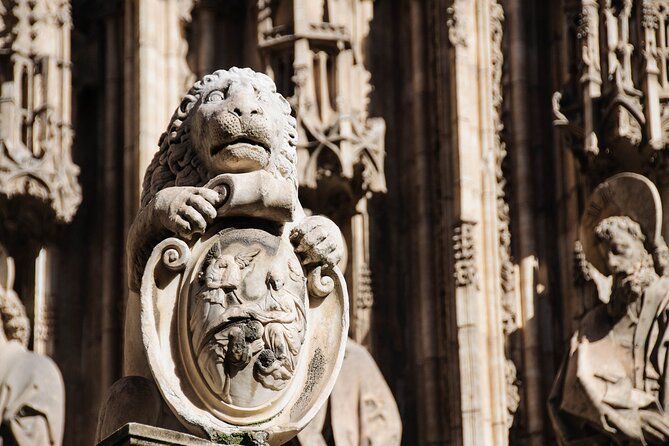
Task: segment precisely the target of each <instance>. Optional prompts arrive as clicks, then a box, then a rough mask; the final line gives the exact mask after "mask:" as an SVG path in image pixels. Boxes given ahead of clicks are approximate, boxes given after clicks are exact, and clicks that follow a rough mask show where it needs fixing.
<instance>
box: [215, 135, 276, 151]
mask: <svg viewBox="0 0 669 446" xmlns="http://www.w3.org/2000/svg"><path fill="white" fill-rule="evenodd" d="M238 145H239V146H241V145H247V146H253V147H257V148H262V149H264V150H265V151H267V153H269V152H270V149H269V145H268V144H267V143H266V142H264V141H261V140H259V139H254V138H251V137H249V136H241V137H239V138H235V139H232V140H230V141H225V142H224V143H221V144H216V145H214V146H212V147H211V155H212V156H215V155H216V154H218V153H220V152H221V151H223V150H225V149H228V148H232V146H238Z"/></svg>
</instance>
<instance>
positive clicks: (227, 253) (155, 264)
mask: <svg viewBox="0 0 669 446" xmlns="http://www.w3.org/2000/svg"><path fill="white" fill-rule="evenodd" d="M296 137H297V133H296V130H295V119H294V118H293V117H292V116H291V109H290V105H289V104H288V102H287V101H286V100H285V99H284V98H283V97H282V96H281V95H280V94H278V93H277V92H276V87H275V85H274V83H273V81H272V80H271V79H270V78H268V77H267V76H265V75H263V74H260V73H256V72H254V71H252V70H250V69H239V68H231V69H230V70H227V71H226V70H219V71H216V72H214V73H213V74H210V75H207V76H205V77H204V78H203V79H201V80H199V81H198V82H196V83H195V85H194V86H193V87H192V88H191V89H190V91H189V92H188V94H187V95H186V96H185V98H184V99H183V101H182V103H181V105H180V106H179V108H178V109H177V110H176V111H175V113H174V115H173V117H172V119H171V121H170V124H169V126H168V130H167V132H166V133H165V134H164V135H163V136H162V138H161V141H160V150H159V152H158V153H157V154H156V156H155V157H154V159H153V162H152V163H151V165H150V166H149V168H148V169H147V172H146V176H145V180H144V187H143V193H142V208H141V210H140V212H139V214H138V216H137V218H136V220H135V222H134V224H133V226H132V228H131V232H130V236H129V240H128V252H129V264H128V266H129V271H130V272H131V273H130V274H131V277H130V288H131V290H133V291H138V292H139V294H140V297H139V303H140V305H139V307H140V317H139V318H137V314H136V313H137V305H135V307H134V309H133V306H132V302H131V303H129V305H128V312H129V314H128V315H127V319H128V321H127V324H131V325H132V321H133V320H134V321H137V324H138V325H140V327H141V339H142V344H141V345H140V344H139V343H136V348H139V349H141V350H142V353H144V354H145V356H146V359H147V361H148V366H149V368H150V370H151V376H149V377H148V378H149V381H153V382H154V383H155V387H157V389H158V390H159V392H160V398H158V397H156V394H157V393H156V394H153V396H152V397H151V398H152V399H151V401H154V400H162V401H163V402H164V403H165V405H166V406H167V407H168V408H169V411H167V413H166V412H165V411H162V412H160V411H158V410H153V409H151V410H152V411H153V412H152V414H151V415H150V416H148V417H147V414H146V413H144V414H139V415H140V416H139V418H142V417H143V418H142V419H140V420H132V419H129V418H131V417H130V416H129V415H128V414H129V413H130V412H132V409H128V406H131V405H132V399H131V398H129V397H128V393H132V392H133V391H138V393H142V392H144V393H145V394H151V392H152V391H151V385H152V384H147V382H146V381H141V380H142V379H144V378H142V379H140V378H137V377H135V378H126V379H124V381H123V382H122V383H121V384H119V385H115V387H116V389H112V392H111V394H110V399H109V401H108V403H107V406H106V408H105V409H103V411H102V413H101V417H100V422H99V428H98V437H99V439H101V438H104V437H105V436H106V435H108V434H109V433H110V431H112V430H113V429H115V428H117V427H120V426H118V424H119V423H120V422H122V421H141V422H145V423H151V424H154V425H159V427H170V428H173V429H177V428H178V427H175V426H179V425H180V426H182V427H183V428H184V430H187V431H189V432H190V433H192V434H195V435H197V436H200V437H203V438H206V439H210V440H212V441H216V442H222V443H226V442H227V443H235V444H237V443H239V442H240V441H241V443H242V444H247V443H248V444H268V445H279V444H283V443H284V442H286V441H288V440H289V439H290V438H292V437H293V436H295V435H296V434H297V433H298V432H299V431H300V430H301V429H302V428H303V427H304V426H305V425H306V424H307V423H308V422H309V421H310V420H311V418H313V416H314V415H315V414H316V413H317V412H318V411H319V409H320V408H321V406H322V405H323V403H324V402H325V401H326V400H327V398H328V395H329V393H330V391H331V390H332V387H333V385H334V383H335V380H336V377H337V374H338V372H339V368H340V366H341V362H342V358H343V354H344V349H345V345H346V334H347V331H348V297H347V291H346V285H345V283H344V280H343V277H342V275H341V272H340V271H339V269H338V268H337V267H336V266H335V265H336V264H337V262H338V261H339V259H340V258H341V255H342V252H343V241H342V236H341V233H340V231H339V229H338V228H337V227H336V225H335V224H334V223H333V222H332V221H330V220H328V219H327V218H325V217H321V216H306V215H305V213H304V211H303V209H302V207H301V205H300V202H299V201H298V195H297V178H296V161H297V160H296V151H295V143H296ZM132 298H133V296H131V299H132ZM130 313H134V314H130ZM128 330H130V331H131V332H132V327H130V328H128V327H127V329H126V331H127V332H128ZM126 350H127V349H126ZM124 386H125V388H126V391H122V390H118V389H119V388H120V387H124ZM128 388H132V389H134V390H132V389H131V390H129V391H128V390H127V389H128ZM138 389H139V390H138ZM123 392H125V393H126V394H125V395H122V393H123ZM136 403H137V401H135V404H136ZM151 407H152V408H153V407H154V406H151ZM155 407H157V406H155ZM169 412H171V414H170V413H169ZM119 413H123V414H125V415H123V416H122V415H119ZM171 415H173V416H174V417H172V416H171Z"/></svg>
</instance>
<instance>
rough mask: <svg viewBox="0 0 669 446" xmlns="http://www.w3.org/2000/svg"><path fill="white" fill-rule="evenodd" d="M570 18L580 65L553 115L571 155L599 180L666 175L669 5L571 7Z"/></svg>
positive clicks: (573, 52) (662, 0)
mask: <svg viewBox="0 0 669 446" xmlns="http://www.w3.org/2000/svg"><path fill="white" fill-rule="evenodd" d="M564 18H565V20H564V22H565V30H564V31H565V32H564V35H565V39H564V42H563V45H564V52H565V54H566V55H567V57H566V60H570V61H574V62H575V63H573V64H572V65H571V66H570V67H569V75H568V79H567V82H566V83H565V85H564V87H563V88H562V89H561V90H560V91H559V92H556V93H555V94H554V96H553V114H554V117H555V120H554V125H555V126H556V127H557V128H559V129H560V130H561V131H562V132H561V133H562V136H563V138H564V145H565V147H567V148H569V149H570V150H572V151H573V152H574V154H575V155H576V157H577V158H578V159H579V160H580V161H581V164H582V166H583V167H584V168H585V169H586V170H587V171H588V172H590V173H594V174H595V175H596V176H597V178H596V179H597V180H599V179H603V178H605V177H607V176H608V175H610V174H611V173H612V172H614V171H616V170H618V171H619V170H621V168H623V167H624V168H625V169H626V170H634V171H642V172H648V173H652V172H657V170H659V169H666V167H667V160H669V157H668V155H667V150H666V146H667V142H668V141H669V139H668V138H667V136H668V135H669V132H668V130H669V120H668V119H667V116H669V114H668V113H669V76H668V75H667V57H668V55H669V53H668V52H667V49H668V48H669V47H668V43H667V40H666V38H665V33H666V27H667V23H668V22H669V2H667V1H666V0H644V1H632V0H619V1H613V0H605V1H595V0H568V1H565V2H564Z"/></svg>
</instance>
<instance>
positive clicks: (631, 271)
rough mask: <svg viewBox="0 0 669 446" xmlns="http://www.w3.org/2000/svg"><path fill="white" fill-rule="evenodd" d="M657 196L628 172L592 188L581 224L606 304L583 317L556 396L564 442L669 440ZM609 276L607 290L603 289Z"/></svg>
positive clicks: (668, 287)
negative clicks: (605, 278)
mask: <svg viewBox="0 0 669 446" xmlns="http://www.w3.org/2000/svg"><path fill="white" fill-rule="evenodd" d="M661 225H662V206H661V202H660V196H659V193H658V191H657V189H656V188H655V186H654V185H653V183H652V182H651V181H650V180H648V179H647V178H645V177H643V176H641V175H637V174H633V173H622V174H618V175H616V176H614V177H611V178H609V179H608V180H606V181H605V182H604V183H602V184H601V185H599V186H598V187H597V188H596V189H595V191H594V192H593V194H592V196H591V198H590V200H589V201H588V204H587V206H586V209H585V213H584V216H583V219H582V221H581V228H580V231H581V232H580V237H579V238H580V242H581V244H582V247H583V248H582V251H583V254H584V255H585V260H584V262H585V263H586V265H585V267H586V269H587V270H589V271H591V272H592V273H596V274H597V275H598V276H602V277H607V278H608V279H607V280H606V281H605V280H603V279H596V280H598V281H599V282H600V285H598V287H597V290H598V294H599V296H598V297H599V301H600V303H599V304H598V305H596V306H595V307H594V308H592V309H591V310H590V311H588V312H587V313H586V314H585V315H584V316H583V318H582V320H581V322H580V325H579V328H578V330H577V331H576V333H574V335H573V337H572V339H571V342H570V345H569V346H568V349H567V350H568V351H567V355H566V358H565V361H564V362H563V364H562V367H561V369H560V371H559V372H558V375H557V378H556V380H555V384H554V386H553V390H552V392H551V396H550V401H549V412H550V416H551V420H552V423H553V427H554V429H555V431H556V434H557V438H558V442H559V444H561V445H573V446H575V445H584V444H593V445H594V444H596V445H600V444H601V445H609V444H621V445H647V444H652V445H665V444H669V414H668V412H667V409H668V408H669V369H668V366H669V355H668V353H669V351H668V349H667V346H668V345H669V324H668V322H669V278H668V277H667V275H666V273H667V269H666V265H667V263H666V250H667V247H666V244H665V242H664V240H663V239H662V236H661ZM606 283H608V286H609V288H610V289H608V290H605V289H603V286H604V284H606Z"/></svg>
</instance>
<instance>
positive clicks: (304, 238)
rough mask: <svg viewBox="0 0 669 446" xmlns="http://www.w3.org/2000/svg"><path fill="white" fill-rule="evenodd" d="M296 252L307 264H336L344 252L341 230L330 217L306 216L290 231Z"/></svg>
mask: <svg viewBox="0 0 669 446" xmlns="http://www.w3.org/2000/svg"><path fill="white" fill-rule="evenodd" d="M290 241H291V243H292V244H293V246H294V247H295V252H296V253H297V255H298V256H299V257H300V259H301V260H302V264H303V265H305V266H318V265H321V266H329V267H334V266H336V265H337V264H338V263H339V261H340V260H341V258H342V255H343V254H344V240H343V237H342V235H341V231H340V230H339V228H338V227H337V225H335V224H334V222H333V221H332V220H330V219H329V218H326V217H323V216H320V215H315V216H310V217H306V218H305V219H304V220H303V221H302V222H301V223H300V224H298V225H297V226H296V227H295V228H293V230H292V231H291V233H290Z"/></svg>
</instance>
